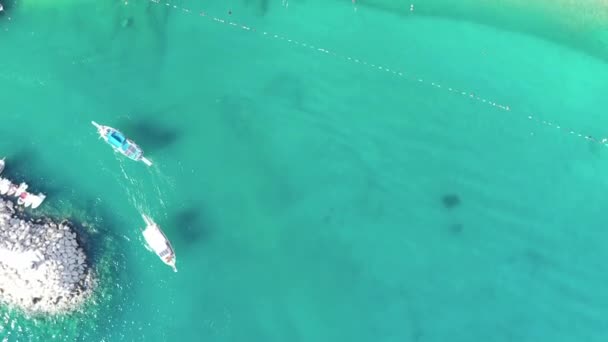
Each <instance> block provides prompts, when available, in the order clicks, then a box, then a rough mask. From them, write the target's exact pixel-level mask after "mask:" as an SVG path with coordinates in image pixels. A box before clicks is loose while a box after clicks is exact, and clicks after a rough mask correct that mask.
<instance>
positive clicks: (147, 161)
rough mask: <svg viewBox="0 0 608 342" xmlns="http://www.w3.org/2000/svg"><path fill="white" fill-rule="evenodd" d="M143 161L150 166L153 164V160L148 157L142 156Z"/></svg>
mask: <svg viewBox="0 0 608 342" xmlns="http://www.w3.org/2000/svg"><path fill="white" fill-rule="evenodd" d="M140 160H141V161H142V162H144V164H146V165H148V166H152V162H151V161H150V160H149V159H148V158H146V157H141V159H140Z"/></svg>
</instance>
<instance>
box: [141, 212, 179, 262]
mask: <svg viewBox="0 0 608 342" xmlns="http://www.w3.org/2000/svg"><path fill="white" fill-rule="evenodd" d="M141 216H142V218H143V219H144V222H146V228H144V229H143V231H142V234H143V236H144V239H145V240H146V243H147V245H148V247H149V248H150V249H151V250H152V251H153V252H154V253H156V255H158V257H159V258H160V259H161V260H162V261H163V262H164V263H165V264H167V265H168V266H171V268H173V271H174V272H177V268H176V267H175V252H174V251H173V247H172V246H171V243H170V242H169V239H167V237H166V236H165V234H164V233H163V231H162V230H160V227H158V225H157V224H156V223H155V222H154V221H153V220H152V219H151V218H149V217H148V216H146V215H144V214H142V215H141Z"/></svg>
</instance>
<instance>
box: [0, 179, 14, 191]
mask: <svg viewBox="0 0 608 342" xmlns="http://www.w3.org/2000/svg"><path fill="white" fill-rule="evenodd" d="M11 185H13V183H11V181H9V180H8V179H6V178H0V194H1V195H6V194H8V191H9V189H10V188H11Z"/></svg>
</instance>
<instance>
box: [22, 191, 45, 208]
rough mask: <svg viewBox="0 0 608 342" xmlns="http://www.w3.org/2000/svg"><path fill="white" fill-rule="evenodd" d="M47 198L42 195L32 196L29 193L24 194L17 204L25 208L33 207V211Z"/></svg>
mask: <svg viewBox="0 0 608 342" xmlns="http://www.w3.org/2000/svg"><path fill="white" fill-rule="evenodd" d="M45 198H46V196H45V195H44V194H42V193H39V194H38V195H34V194H30V193H29V192H26V191H24V192H22V193H21V195H19V198H18V199H17V204H19V205H22V206H24V207H32V209H36V208H38V207H39V206H40V204H42V202H43V201H44V199H45Z"/></svg>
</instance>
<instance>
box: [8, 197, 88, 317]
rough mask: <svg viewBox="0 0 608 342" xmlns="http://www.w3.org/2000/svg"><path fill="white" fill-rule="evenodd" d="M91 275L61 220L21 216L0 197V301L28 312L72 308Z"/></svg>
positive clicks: (84, 292) (83, 296) (79, 301)
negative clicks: (43, 220)
mask: <svg viewBox="0 0 608 342" xmlns="http://www.w3.org/2000/svg"><path fill="white" fill-rule="evenodd" d="M92 289H93V276H92V272H91V270H90V268H89V267H88V266H87V263H86V256H85V254H84V251H83V250H82V248H80V247H79V245H78V242H77V240H76V234H75V233H74V232H73V231H72V229H71V228H70V227H69V226H67V225H66V224H55V223H51V222H45V223H43V222H42V221H40V220H38V221H36V222H32V221H27V220H24V219H22V218H20V217H18V216H17V215H16V212H15V210H14V209H13V203H12V202H9V201H4V200H2V199H0V304H3V305H8V306H10V307H15V308H19V309H21V310H23V311H25V312H27V313H29V314H60V313H66V312H70V311H73V310H77V309H78V308H79V307H80V306H81V305H82V304H83V303H84V302H85V300H86V299H87V297H88V296H89V295H90V293H91V291H92Z"/></svg>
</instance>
